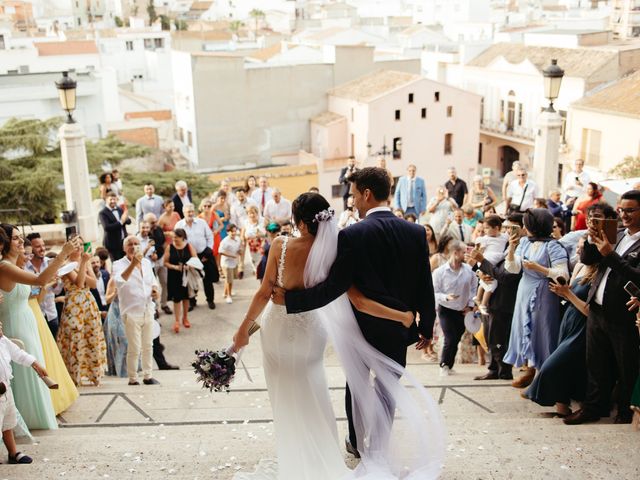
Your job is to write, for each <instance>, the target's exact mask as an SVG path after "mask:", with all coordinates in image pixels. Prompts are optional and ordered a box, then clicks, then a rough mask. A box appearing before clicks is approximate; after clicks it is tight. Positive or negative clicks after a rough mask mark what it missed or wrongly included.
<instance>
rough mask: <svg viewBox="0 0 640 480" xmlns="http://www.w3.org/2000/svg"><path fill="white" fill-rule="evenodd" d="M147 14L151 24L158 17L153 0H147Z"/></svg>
mask: <svg viewBox="0 0 640 480" xmlns="http://www.w3.org/2000/svg"><path fill="white" fill-rule="evenodd" d="M147 15H149V25H153V24H154V23H155V21H156V20H157V19H158V14H157V13H156V6H155V5H154V4H153V0H149V4H148V5H147Z"/></svg>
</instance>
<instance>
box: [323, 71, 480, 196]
mask: <svg viewBox="0 0 640 480" xmlns="http://www.w3.org/2000/svg"><path fill="white" fill-rule="evenodd" d="M480 101H481V98H480V96H479V95H476V94H474V93H471V92H466V91H463V90H460V89H458V88H455V87H452V86H449V85H446V84H443V83H439V82H434V81H432V80H429V79H427V78H424V77H422V76H420V75H416V74H412V73H407V72H398V71H392V70H380V71H377V72H374V73H371V74H369V75H366V76H364V77H361V78H358V79H356V80H353V81H351V82H348V83H346V84H344V85H340V86H338V87H336V88H335V89H332V90H330V91H329V109H328V112H325V113H323V114H322V115H321V116H320V118H318V117H316V118H315V119H312V120H311V142H312V153H313V154H314V155H315V156H316V157H318V158H320V159H321V166H320V168H319V183H320V185H319V188H320V191H321V193H323V194H325V195H327V196H328V198H329V197H331V198H333V201H334V202H337V203H336V206H338V203H340V204H341V202H342V200H341V198H339V197H338V195H336V191H337V190H339V189H338V188H335V187H336V186H337V185H336V184H337V183H338V182H337V180H338V175H339V172H340V168H342V167H343V166H344V165H345V164H346V158H347V157H349V156H353V157H355V159H356V161H357V162H358V164H359V165H360V166H375V165H376V164H377V161H378V157H379V156H381V155H384V156H385V158H386V166H387V168H388V169H389V170H390V171H391V173H392V174H393V175H394V177H399V176H402V175H405V174H406V169H407V167H408V166H409V165H411V164H413V165H416V166H417V169H418V174H419V175H420V176H421V177H424V178H425V182H426V184H427V195H428V196H432V195H434V194H435V191H436V188H437V187H438V186H439V185H442V184H444V182H445V181H446V180H447V169H448V168H449V167H451V166H455V167H456V168H457V170H458V174H459V175H460V177H461V178H464V179H465V180H467V181H469V180H470V179H471V178H472V177H473V175H474V174H475V173H476V171H477V166H478V148H479V136H480V130H479V118H480ZM382 152H388V153H386V155H385V154H383V153H382Z"/></svg>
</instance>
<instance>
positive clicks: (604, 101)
mask: <svg viewBox="0 0 640 480" xmlns="http://www.w3.org/2000/svg"><path fill="white" fill-rule="evenodd" d="M572 106H575V107H577V108H585V109H589V110H599V111H602V112H615V113H620V114H624V115H632V116H636V117H640V70H638V71H636V72H635V73H632V74H631V75H627V76H626V77H623V78H621V79H620V80H618V81H617V82H614V83H612V84H610V85H609V86H607V87H605V88H601V89H599V90H598V91H597V92H595V93H593V94H592V95H589V96H586V97H584V98H582V99H581V100H578V101H577V102H574V103H573V104H572Z"/></svg>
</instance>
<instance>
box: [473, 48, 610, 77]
mask: <svg viewBox="0 0 640 480" xmlns="http://www.w3.org/2000/svg"><path fill="white" fill-rule="evenodd" d="M617 56H618V53H617V52H615V51H605V50H597V49H591V48H556V47H538V46H529V45H522V44H517V43H497V44H495V45H492V46H491V47H489V48H487V49H486V50H485V51H484V52H482V53H481V54H480V55H478V56H477V57H476V58H474V59H473V60H472V61H471V62H469V64H468V65H469V66H471V67H487V66H489V65H490V64H491V63H492V62H493V61H494V60H495V59H497V58H499V57H504V59H505V60H506V61H507V62H509V63H513V64H519V63H522V62H523V61H525V60H529V61H530V62H531V63H532V64H533V65H535V66H536V67H537V68H538V70H540V71H542V70H544V69H545V68H546V67H547V66H548V65H549V62H550V60H551V59H552V58H557V59H558V65H559V66H560V67H561V68H563V69H564V72H565V75H566V76H568V77H578V78H589V77H590V76H591V75H593V74H594V73H596V72H597V71H598V70H600V69H601V68H602V67H603V66H604V65H605V64H607V62H609V61H611V60H612V59H614V58H616V57H617Z"/></svg>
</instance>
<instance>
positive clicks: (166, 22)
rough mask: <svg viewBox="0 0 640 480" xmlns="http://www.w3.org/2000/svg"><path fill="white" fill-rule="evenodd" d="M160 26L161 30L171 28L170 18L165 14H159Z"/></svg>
mask: <svg viewBox="0 0 640 480" xmlns="http://www.w3.org/2000/svg"><path fill="white" fill-rule="evenodd" d="M160 28H162V30H171V18H169V17H168V16H167V15H160Z"/></svg>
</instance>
